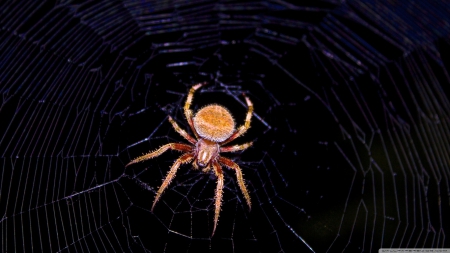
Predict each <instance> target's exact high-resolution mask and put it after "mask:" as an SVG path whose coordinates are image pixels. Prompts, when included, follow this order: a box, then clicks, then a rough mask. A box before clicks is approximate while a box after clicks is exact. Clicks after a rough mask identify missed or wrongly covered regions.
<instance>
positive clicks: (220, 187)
mask: <svg viewBox="0 0 450 253" xmlns="http://www.w3.org/2000/svg"><path fill="white" fill-rule="evenodd" d="M212 166H213V168H214V172H215V173H216V176H217V187H216V196H215V198H214V199H215V210H214V228H213V232H212V235H211V236H213V235H214V232H216V227H217V222H218V221H219V214H220V207H221V206H222V195H223V171H222V167H221V166H220V164H219V163H218V162H217V161H215V162H213V163H212Z"/></svg>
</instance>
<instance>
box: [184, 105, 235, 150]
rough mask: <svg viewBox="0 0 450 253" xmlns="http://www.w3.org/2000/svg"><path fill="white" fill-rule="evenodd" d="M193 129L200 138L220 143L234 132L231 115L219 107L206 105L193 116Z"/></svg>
mask: <svg viewBox="0 0 450 253" xmlns="http://www.w3.org/2000/svg"><path fill="white" fill-rule="evenodd" d="M193 121H194V128H195V130H197V133H198V135H199V136H200V137H202V138H204V139H207V140H210V141H214V142H222V141H224V140H226V139H228V138H229V137H230V136H231V135H232V134H233V132H234V130H235V124H234V119H233V116H231V113H230V112H229V111H228V110H227V109H226V108H224V107H223V106H220V105H216V104H213V105H207V106H205V107H203V108H202V109H200V110H199V111H198V112H197V113H196V114H195V116H194V120H193Z"/></svg>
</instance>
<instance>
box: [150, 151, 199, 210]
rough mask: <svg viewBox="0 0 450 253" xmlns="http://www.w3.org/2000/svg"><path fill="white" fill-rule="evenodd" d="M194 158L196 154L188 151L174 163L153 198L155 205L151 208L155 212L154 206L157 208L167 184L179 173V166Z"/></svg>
mask: <svg viewBox="0 0 450 253" xmlns="http://www.w3.org/2000/svg"><path fill="white" fill-rule="evenodd" d="M192 159H194V154H192V153H186V154H183V155H181V156H180V157H179V158H178V159H177V160H176V161H175V162H174V163H173V165H172V167H171V168H170V170H169V172H168V173H167V176H166V178H165V179H164V181H163V183H162V185H161V186H160V187H159V189H158V192H157V193H156V197H155V200H153V205H152V210H151V211H152V212H153V208H155V204H156V202H158V200H159V198H160V197H161V194H162V193H163V192H164V190H165V189H166V188H167V186H169V184H170V182H172V179H173V178H174V177H175V175H176V174H177V170H178V168H180V165H181V164H184V163H189V162H190V161H192Z"/></svg>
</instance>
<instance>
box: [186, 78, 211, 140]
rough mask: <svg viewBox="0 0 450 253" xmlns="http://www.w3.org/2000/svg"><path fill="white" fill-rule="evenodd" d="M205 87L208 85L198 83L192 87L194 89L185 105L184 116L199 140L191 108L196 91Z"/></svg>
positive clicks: (190, 91)
mask: <svg viewBox="0 0 450 253" xmlns="http://www.w3.org/2000/svg"><path fill="white" fill-rule="evenodd" d="M203 85H206V82H203V83H198V84H196V85H194V86H192V88H191V89H190V90H189V94H188V96H187V98H186V103H185V104H184V116H185V117H186V120H187V122H188V124H189V126H190V127H191V130H192V132H193V133H194V135H195V137H196V138H197V139H198V133H197V131H196V130H195V127H194V122H193V121H192V117H193V115H192V111H191V109H190V107H191V103H192V99H193V98H194V93H195V91H196V90H198V89H199V88H200V87H202V86H203Z"/></svg>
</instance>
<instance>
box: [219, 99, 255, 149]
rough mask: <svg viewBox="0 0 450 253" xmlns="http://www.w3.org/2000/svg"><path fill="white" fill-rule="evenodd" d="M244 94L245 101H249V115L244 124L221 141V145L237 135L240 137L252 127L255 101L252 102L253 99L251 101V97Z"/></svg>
mask: <svg viewBox="0 0 450 253" xmlns="http://www.w3.org/2000/svg"><path fill="white" fill-rule="evenodd" d="M242 95H244V97H245V101H246V102H247V106H248V111H247V116H246V117H245V122H244V125H241V126H240V127H239V128H238V129H237V130H236V131H235V132H234V133H233V134H232V135H231V136H230V137H229V138H228V139H226V140H225V141H223V142H221V143H220V145H224V144H227V143H228V142H230V141H232V140H234V139H236V138H237V137H239V136H241V135H243V134H244V133H245V132H247V130H248V129H249V128H250V121H251V119H252V114H253V103H252V101H250V99H249V98H248V97H247V96H246V95H245V94H242Z"/></svg>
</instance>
